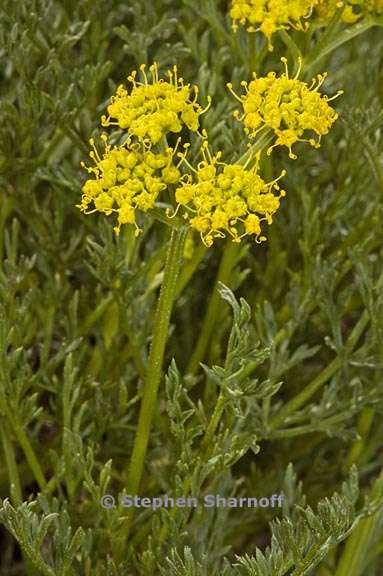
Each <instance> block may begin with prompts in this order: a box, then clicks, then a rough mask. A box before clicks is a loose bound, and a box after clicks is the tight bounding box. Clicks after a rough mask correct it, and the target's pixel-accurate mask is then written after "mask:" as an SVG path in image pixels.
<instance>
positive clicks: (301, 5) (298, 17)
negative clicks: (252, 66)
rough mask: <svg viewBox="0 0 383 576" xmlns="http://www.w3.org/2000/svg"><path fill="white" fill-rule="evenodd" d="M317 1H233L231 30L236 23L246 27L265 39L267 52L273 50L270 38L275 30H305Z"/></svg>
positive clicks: (235, 26)
mask: <svg viewBox="0 0 383 576" xmlns="http://www.w3.org/2000/svg"><path fill="white" fill-rule="evenodd" d="M318 2H319V0H233V2H232V5H231V9H230V16H231V18H232V19H233V28H234V30H236V29H237V27H238V25H237V22H240V23H241V24H242V25H243V26H246V30H247V31H248V32H258V31H260V32H262V33H263V34H264V36H265V37H266V38H267V41H268V44H269V50H272V49H273V45H272V43H271V37H272V36H273V34H274V33H275V32H276V31H277V30H282V29H284V30H288V29H289V28H295V29H296V30H306V29H307V26H308V24H307V23H305V22H303V20H304V19H305V18H308V17H309V16H310V15H311V13H312V10H313V8H314V6H315V5H316V4H317V3H318Z"/></svg>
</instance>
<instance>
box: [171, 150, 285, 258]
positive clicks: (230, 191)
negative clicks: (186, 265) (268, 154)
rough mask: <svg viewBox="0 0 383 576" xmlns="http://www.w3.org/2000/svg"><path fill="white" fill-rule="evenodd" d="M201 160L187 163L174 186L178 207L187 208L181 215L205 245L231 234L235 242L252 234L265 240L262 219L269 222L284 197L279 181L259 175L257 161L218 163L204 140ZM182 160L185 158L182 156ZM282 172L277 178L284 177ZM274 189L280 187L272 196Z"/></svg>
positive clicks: (259, 239) (217, 158)
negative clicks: (185, 173) (189, 172)
mask: <svg viewBox="0 0 383 576" xmlns="http://www.w3.org/2000/svg"><path fill="white" fill-rule="evenodd" d="M201 151H202V154H203V160H202V161H201V162H200V163H199V164H198V166H197V169H194V168H193V167H192V166H190V164H188V165H189V168H190V169H191V170H192V173H193V176H191V175H189V176H188V177H187V178H185V179H183V180H182V181H181V182H180V186H179V187H178V188H177V189H176V194H175V197H176V202H177V210H176V211H178V209H179V208H180V206H182V207H184V208H185V209H186V212H185V213H184V215H183V216H184V218H185V219H187V220H188V221H189V223H190V226H191V227H192V228H194V229H195V230H197V231H198V232H199V233H200V236H201V239H202V241H203V242H204V244H205V245H206V246H208V247H209V246H211V245H212V244H213V242H214V239H215V238H225V237H226V235H227V234H228V235H230V236H231V237H232V239H233V241H235V242H239V241H240V240H241V238H243V237H244V236H247V235H254V236H255V239H256V241H257V242H262V241H263V240H266V238H265V236H261V222H262V221H266V222H267V223H268V224H271V222H272V217H273V214H274V213H275V212H276V211H277V209H278V208H279V204H280V198H281V197H282V196H285V192H284V190H280V188H279V185H278V183H277V182H278V180H279V178H277V179H276V180H274V181H273V182H269V183H266V182H264V180H262V178H261V177H260V176H259V174H258V162H259V156H257V161H256V163H255V165H254V166H253V167H252V168H247V167H246V165H241V164H226V163H224V162H220V161H219V158H220V157H221V154H220V153H218V154H217V155H216V156H212V155H211V153H210V151H209V148H208V145H207V143H205V144H204V145H203V147H202V149H201ZM182 159H183V161H185V162H187V161H186V158H185V156H183V158H182ZM284 174H285V171H283V172H282V174H281V176H280V178H281V177H282V176H284ZM273 190H279V195H278V196H275V195H274V194H273Z"/></svg>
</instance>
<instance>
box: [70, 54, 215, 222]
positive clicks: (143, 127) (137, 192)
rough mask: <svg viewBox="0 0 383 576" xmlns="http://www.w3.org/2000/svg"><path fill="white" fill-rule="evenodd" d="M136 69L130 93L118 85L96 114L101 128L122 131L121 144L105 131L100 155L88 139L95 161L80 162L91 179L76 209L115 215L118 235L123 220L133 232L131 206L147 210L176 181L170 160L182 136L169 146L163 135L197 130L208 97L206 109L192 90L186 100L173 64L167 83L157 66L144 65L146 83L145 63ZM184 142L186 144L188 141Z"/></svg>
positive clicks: (133, 210) (176, 170)
mask: <svg viewBox="0 0 383 576" xmlns="http://www.w3.org/2000/svg"><path fill="white" fill-rule="evenodd" d="M140 70H141V73H142V76H143V79H144V81H143V82H138V81H137V80H136V76H137V72H136V71H133V72H132V73H131V75H130V76H129V80H130V81H131V82H132V84H133V87H132V89H131V91H130V93H129V92H128V91H127V90H126V89H125V88H124V87H123V86H120V87H119V88H118V89H117V93H116V95H115V96H113V97H112V100H111V104H110V105H109V106H108V114H109V115H108V116H107V117H106V116H103V117H102V118H101V123H102V125H103V126H118V127H119V128H121V129H122V130H124V131H126V133H127V137H126V138H125V143H124V144H123V145H120V146H113V147H112V146H111V145H109V144H108V143H107V141H108V138H107V136H106V135H105V134H104V135H103V136H102V140H103V141H104V147H105V150H104V152H103V154H102V156H100V155H99V153H98V151H97V150H96V147H95V145H94V141H93V140H91V141H90V144H91V147H92V150H91V152H90V157H91V158H92V159H93V161H94V163H95V165H94V166H93V167H87V166H85V164H83V166H84V167H85V168H86V169H87V170H88V172H89V173H90V174H92V175H93V176H95V178H93V179H90V180H88V181H87V182H86V183H85V184H84V186H83V188H82V191H83V196H82V201H81V204H80V205H79V208H80V209H81V210H82V211H83V212H85V213H87V214H89V213H91V212H95V211H99V212H103V213H104V214H106V215H109V214H112V213H117V214H118V222H117V226H116V227H115V230H116V232H117V233H119V231H120V227H121V225H122V224H133V225H134V226H135V227H136V234H138V233H139V228H138V226H137V224H136V210H137V209H138V210H141V211H143V212H147V211H148V210H150V209H151V208H153V207H154V204H155V202H156V200H157V198H158V196H159V194H160V192H161V191H162V190H164V189H165V188H167V187H168V186H169V185H170V184H176V183H177V182H178V181H179V180H180V178H181V173H180V170H179V167H177V166H176V165H175V164H174V162H173V158H174V156H175V153H176V149H177V147H178V146H179V145H180V142H181V138H178V140H177V144H176V146H175V147H174V149H173V148H171V147H169V146H168V145H167V140H166V136H167V135H168V134H169V133H179V132H181V131H182V130H183V129H184V128H187V129H188V130H189V132H197V133H198V134H199V116H200V114H202V113H203V112H204V111H206V109H207V108H208V107H209V105H210V99H209V102H208V106H207V108H206V109H205V110H203V109H202V108H201V106H199V104H198V103H197V95H198V89H197V88H194V97H193V99H191V89H190V85H189V84H186V85H185V84H184V81H183V79H182V78H179V77H178V74H177V67H176V66H174V67H173V69H172V70H170V71H168V80H166V81H165V80H163V79H160V78H159V77H158V69H157V65H156V64H153V65H152V66H150V68H149V70H150V74H151V82H149V80H148V76H147V74H146V72H145V65H142V66H141V67H140ZM183 134H184V132H183ZM183 146H184V147H185V148H187V147H188V146H189V143H188V142H185V143H184V144H183Z"/></svg>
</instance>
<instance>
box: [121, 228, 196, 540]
mask: <svg viewBox="0 0 383 576" xmlns="http://www.w3.org/2000/svg"><path fill="white" fill-rule="evenodd" d="M185 236H186V229H185V228H180V229H173V230H172V234H171V238H170V245H169V250H168V253H167V257H166V264H165V271H164V279H163V283H162V287H161V292H160V297H159V300H158V307H157V312H156V317H155V323H154V332H153V341H152V346H151V349H150V355H149V362H148V371H147V374H146V379H145V382H144V386H143V393H142V401H141V408H140V414H139V419H138V426H137V432H136V438H135V442H134V446H133V452H132V456H131V460H130V465H129V471H128V481H127V490H128V494H132V495H135V494H137V493H138V491H139V487H140V482H141V477H142V472H143V468H144V461H145V455H146V450H147V446H148V441H149V434H150V428H151V423H152V419H153V415H154V411H155V408H156V405H157V393H158V387H159V383H160V379H161V370H162V363H163V358H164V353H165V346H166V340H167V336H168V329H169V322H170V316H171V312H172V308H173V302H174V295H175V291H176V283H177V277H178V273H179V270H180V267H181V261H182V254H183V247H184V242H185ZM133 514H134V508H133V507H132V508H129V509H128V513H127V517H126V533H127V534H129V528H130V524H131V521H132V519H133Z"/></svg>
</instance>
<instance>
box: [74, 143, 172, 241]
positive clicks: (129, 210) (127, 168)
mask: <svg viewBox="0 0 383 576" xmlns="http://www.w3.org/2000/svg"><path fill="white" fill-rule="evenodd" d="M101 138H102V140H103V141H104V145H105V150H104V153H103V155H102V157H101V156H100V155H99V153H98V151H97V149H96V147H95V145H94V141H93V140H91V142H90V143H91V145H92V148H93V150H92V151H91V152H90V157H91V158H92V159H93V160H94V163H95V166H85V164H84V163H82V165H83V167H84V168H86V170H87V171H88V172H89V173H90V174H94V175H95V177H96V178H95V179H90V180H88V181H87V182H85V184H84V186H83V189H82V191H83V195H82V201H81V204H80V205H79V208H80V209H81V210H82V211H83V212H85V213H86V214H91V213H92V212H96V211H98V212H103V213H104V214H106V215H109V214H112V213H113V212H115V213H117V214H118V223H117V226H116V227H115V231H116V232H117V234H118V233H119V231H120V227H121V225H122V224H134V225H135V227H136V232H135V233H136V235H138V233H139V228H138V226H137V224H136V214H135V212H136V209H139V210H142V211H143V212H146V211H147V210H149V209H150V208H153V206H154V204H155V202H156V200H157V198H158V195H159V193H160V192H161V190H163V189H164V188H166V187H167V185H168V184H175V183H176V182H178V181H179V180H180V178H181V173H180V171H179V169H178V168H177V166H175V165H174V164H173V162H172V159H173V156H174V153H175V150H174V149H172V148H168V149H167V150H166V152H165V153H155V152H153V151H152V150H149V149H146V148H145V147H144V146H142V145H141V144H140V143H138V142H135V143H134V142H132V141H127V142H126V143H125V144H124V145H122V146H118V147H113V148H112V147H111V146H110V145H108V144H107V136H106V135H105V134H103V135H102V137H101ZM89 207H94V208H93V209H92V210H89Z"/></svg>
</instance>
